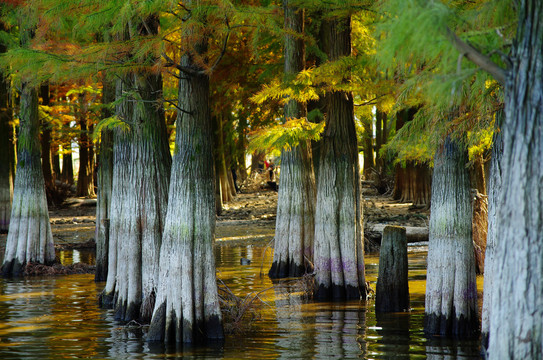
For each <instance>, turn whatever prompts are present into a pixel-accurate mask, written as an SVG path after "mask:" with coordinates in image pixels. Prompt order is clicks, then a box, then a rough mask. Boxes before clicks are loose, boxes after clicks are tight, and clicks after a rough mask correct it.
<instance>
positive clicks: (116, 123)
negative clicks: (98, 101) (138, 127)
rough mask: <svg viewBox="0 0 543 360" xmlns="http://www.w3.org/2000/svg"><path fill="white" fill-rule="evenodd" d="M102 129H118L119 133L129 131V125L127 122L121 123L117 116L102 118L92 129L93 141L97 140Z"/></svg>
mask: <svg viewBox="0 0 543 360" xmlns="http://www.w3.org/2000/svg"><path fill="white" fill-rule="evenodd" d="M104 129H108V130H114V129H120V130H121V131H129V130H130V125H129V124H128V123H127V122H125V121H123V120H122V119H121V118H119V117H118V116H117V115H114V116H111V117H108V118H104V119H102V120H101V121H100V122H99V123H98V125H96V127H95V128H94V132H93V134H92V137H93V139H94V140H96V139H99V138H100V134H101V133H102V130H104Z"/></svg>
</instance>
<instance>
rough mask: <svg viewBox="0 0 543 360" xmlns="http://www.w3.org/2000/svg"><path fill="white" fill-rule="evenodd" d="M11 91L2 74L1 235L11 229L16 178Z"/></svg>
mask: <svg viewBox="0 0 543 360" xmlns="http://www.w3.org/2000/svg"><path fill="white" fill-rule="evenodd" d="M0 52H2V50H1V49H0ZM9 89H10V87H9V82H8V79H7V78H5V77H4V75H3V74H0V233H3V232H7V231H8V228H9V219H10V216H11V202H12V200H13V179H14V177H15V172H14V171H13V169H14V165H15V146H14V138H13V136H14V129H13V123H12V120H13V115H12V109H11V105H10V101H9Z"/></svg>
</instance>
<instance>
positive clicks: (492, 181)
mask: <svg viewBox="0 0 543 360" xmlns="http://www.w3.org/2000/svg"><path fill="white" fill-rule="evenodd" d="M503 115H504V114H503V111H499V112H498V113H496V125H495V127H494V137H493V139H492V156H491V158H490V174H489V178H488V183H487V184H488V189H487V193H488V218H487V219H488V231H487V236H486V251H485V271H484V273H485V282H484V288H483V313H482V318H481V333H482V334H481V338H482V342H483V346H484V347H485V348H486V347H487V346H488V332H489V328H490V308H491V306H492V291H493V289H494V287H495V286H496V285H495V284H494V277H495V276H496V272H497V270H496V266H497V263H496V256H495V253H496V245H497V243H498V232H497V230H498V211H499V208H500V203H499V201H500V195H501V191H502V187H501V181H502V168H501V162H502V156H503V136H502V130H501V129H502V124H503Z"/></svg>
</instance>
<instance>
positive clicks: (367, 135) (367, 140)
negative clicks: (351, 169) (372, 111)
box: [362, 117, 375, 180]
mask: <svg viewBox="0 0 543 360" xmlns="http://www.w3.org/2000/svg"><path fill="white" fill-rule="evenodd" d="M362 127H363V128H364V134H363V135H362V138H363V141H364V143H363V144H362V145H363V147H364V169H363V175H364V179H365V180H370V179H371V176H372V171H373V169H375V162H374V159H373V128H372V121H371V118H370V117H364V118H363V119H362Z"/></svg>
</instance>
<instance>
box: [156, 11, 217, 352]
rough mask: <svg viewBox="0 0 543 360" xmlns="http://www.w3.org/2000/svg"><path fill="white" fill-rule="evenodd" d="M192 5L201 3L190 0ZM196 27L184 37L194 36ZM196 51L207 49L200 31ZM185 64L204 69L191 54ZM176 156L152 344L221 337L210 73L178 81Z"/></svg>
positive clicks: (200, 73)
mask: <svg viewBox="0 0 543 360" xmlns="http://www.w3.org/2000/svg"><path fill="white" fill-rule="evenodd" d="M185 5H186V6H187V7H188V8H193V7H198V5H199V2H198V1H187V2H185ZM196 36H197V35H196V34H195V33H194V30H191V29H188V30H187V29H185V30H184V32H183V34H182V37H183V38H185V39H191V38H192V39H194V38H195V37H196ZM193 41H194V40H193ZM192 44H194V49H195V52H196V53H197V54H203V53H205V52H206V50H207V48H206V39H205V38H202V37H200V36H199V35H198V37H197V40H196V43H194V42H193V43H192ZM181 66H182V67H184V68H189V69H193V70H195V71H200V70H202V69H201V67H200V66H199V65H198V64H197V63H196V62H195V59H193V58H192V56H191V55H189V54H185V55H183V56H182V58H181ZM178 106H179V108H180V109H182V110H179V111H178V115H177V132H176V139H175V147H176V150H175V155H174V160H173V169H172V176H171V180H170V191H169V199H168V213H167V216H166V226H165V229H164V236H163V240H162V247H161V250H160V285H159V289H158V292H157V299H156V304H155V309H154V312H153V318H152V320H151V325H150V327H149V332H148V334H147V339H148V340H149V341H151V342H166V343H193V342H199V341H205V340H207V339H223V338H224V333H223V327H222V315H221V311H220V307H219V296H218V290H217V283H216V281H217V280H216V275H215V256H214V254H213V242H214V239H215V197H214V195H215V189H214V185H215V174H214V165H213V145H212V139H213V137H212V134H211V129H212V126H211V118H210V109H209V77H208V75H207V74H205V73H204V72H203V71H200V72H198V73H197V74H191V75H190V76H189V75H188V74H184V76H182V77H181V78H180V80H179V102H178Z"/></svg>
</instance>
